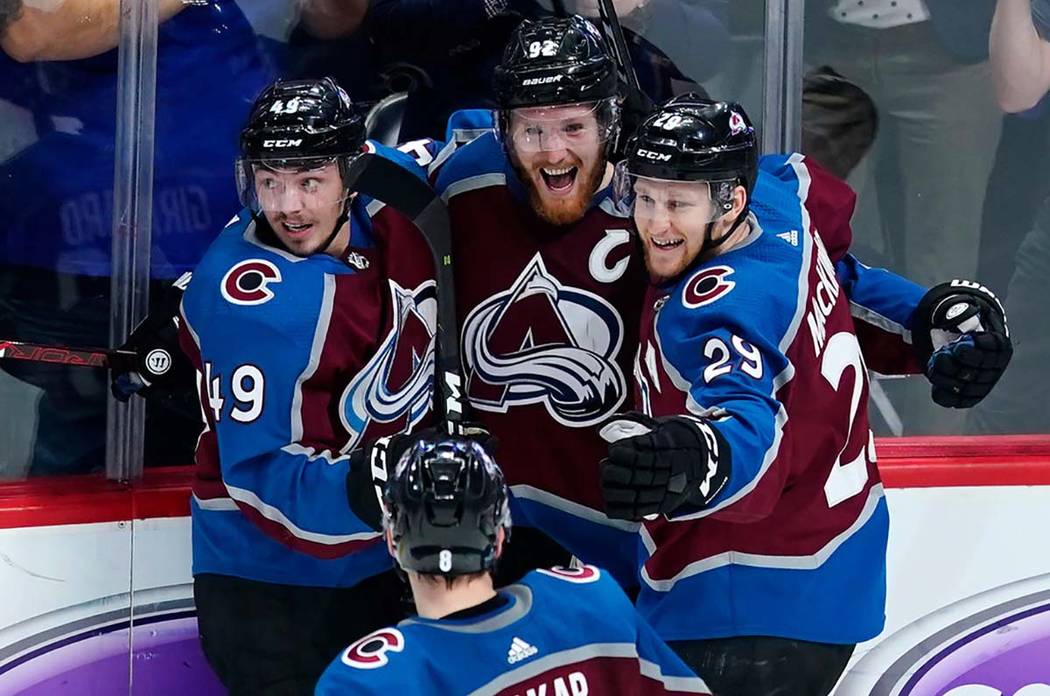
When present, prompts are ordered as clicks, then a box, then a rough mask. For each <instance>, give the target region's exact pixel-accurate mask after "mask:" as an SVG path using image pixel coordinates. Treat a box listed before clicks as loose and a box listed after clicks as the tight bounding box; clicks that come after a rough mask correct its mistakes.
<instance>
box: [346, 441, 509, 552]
mask: <svg viewBox="0 0 1050 696" xmlns="http://www.w3.org/2000/svg"><path fill="white" fill-rule="evenodd" d="M453 429H454V431H455V432H454V434H453V435H450V434H449V427H448V424H447V423H442V424H441V425H439V426H432V427H429V428H423V429H422V430H417V431H415V432H412V433H397V434H395V435H387V436H386V437H381V438H378V439H376V440H373V441H372V442H369V443H366V444H365V445H363V446H362V447H360V448H358V449H357V450H355V452H354V453H352V454H351V455H350V472H349V473H348V474H347V477H346V496H347V500H348V502H349V503H350V509H351V510H352V511H353V512H354V514H355V515H357V517H358V518H359V519H360V520H361V521H362V522H364V523H365V524H367V525H368V526H369V527H371V528H372V529H375V530H377V531H378V530H380V529H382V524H383V515H384V513H385V510H384V509H383V489H384V488H385V487H386V482H387V481H388V480H389V478H390V474H392V473H393V471H394V467H396V466H397V463H398V462H399V461H401V458H402V457H403V456H404V455H405V453H406V452H408V451H409V450H410V449H412V447H413V446H414V445H415V444H416V443H417V442H422V441H430V440H440V439H443V438H449V437H463V438H467V439H470V440H474V441H475V442H477V443H478V444H479V445H481V446H482V448H484V450H485V451H486V452H488V453H489V454H490V455H491V454H494V453H495V451H496V448H497V447H498V446H499V441H498V440H497V439H496V437H495V436H494V435H492V434H491V433H490V432H489V431H488V430H487V429H486V428H485V427H484V426H482V425H481V424H479V423H470V422H467V423H457V424H455V427H454V428H453Z"/></svg>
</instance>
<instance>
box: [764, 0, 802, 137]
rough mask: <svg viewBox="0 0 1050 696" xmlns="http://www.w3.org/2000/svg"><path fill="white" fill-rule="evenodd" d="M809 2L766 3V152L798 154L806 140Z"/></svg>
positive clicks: (774, 0)
mask: <svg viewBox="0 0 1050 696" xmlns="http://www.w3.org/2000/svg"><path fill="white" fill-rule="evenodd" d="M804 21H805V0H766V64H765V86H764V92H765V103H764V105H763V114H762V151H763V152H766V153H769V152H789V151H793V150H797V149H798V147H799V144H800V142H801V140H802V71H803V56H802V49H803V24H804Z"/></svg>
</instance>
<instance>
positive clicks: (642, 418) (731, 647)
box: [602, 95, 1010, 696]
mask: <svg viewBox="0 0 1050 696" xmlns="http://www.w3.org/2000/svg"><path fill="white" fill-rule="evenodd" d="M627 152H628V155H627V159H626V161H625V162H624V163H622V165H621V166H620V167H619V168H618V171H617V190H618V191H619V192H620V193H621V200H622V202H623V203H625V204H626V205H627V206H629V207H630V208H631V209H632V211H633V217H634V221H635V224H636V226H637V230H638V233H639V236H640V242H641V244H642V247H643V251H644V254H645V261H646V266H647V269H648V271H649V274H650V277H651V281H652V285H651V287H650V291H649V295H648V297H647V299H646V303H645V316H644V318H643V321H642V329H641V332H642V336H641V345H640V350H639V353H638V360H637V365H636V367H635V373H634V374H635V378H636V396H637V402H638V406H639V408H640V409H641V410H642V411H644V413H628V414H625V415H622V416H619V417H617V418H615V419H612V420H611V421H610V422H608V423H607V424H605V425H604V427H603V428H602V434H603V436H604V437H605V438H606V439H607V440H609V442H610V443H611V444H610V446H609V452H608V458H607V459H606V460H605V461H604V462H603V463H602V488H603V495H604V499H605V507H606V510H607V511H608V513H609V514H610V516H612V517H617V518H623V519H629V520H641V521H643V526H642V529H641V530H640V544H639V547H640V549H641V551H640V553H641V559H642V562H641V563H640V574H641V579H642V588H641V593H640V595H639V599H638V607H639V610H640V612H641V613H642V615H643V616H645V617H646V618H647V619H649V621H650V622H651V623H652V625H653V626H654V628H655V629H656V631H657V632H658V633H659V634H660V636H661V637H662V638H664V639H665V640H667V641H669V642H670V645H671V647H672V648H673V649H675V651H676V652H678V654H679V655H681V656H682V657H683V659H684V660H685V661H686V663H687V664H689V665H690V666H691V667H693V669H695V670H697V672H698V673H701V674H703V675H704V678H705V679H706V680H707V681H708V684H709V685H710V686H711V688H712V690H713V691H714V693H716V694H734V695H743V696H748V695H750V694H756V695H757V694H763V695H768V694H780V693H783V694H827V693H828V692H829V691H830V689H831V688H832V687H833V685H834V684H835V681H836V680H837V678H838V676H839V675H840V673H841V672H842V670H843V669H844V668H845V666H846V663H847V660H848V659H849V657H850V655H851V653H852V651H853V647H854V644H856V643H858V642H860V641H863V640H866V639H869V638H873V637H875V636H876V635H877V634H878V633H879V632H880V631H881V630H882V627H883V622H884V606H885V583H886V570H885V562H886V538H887V527H888V518H887V510H886V502H885V499H884V495H883V490H882V485H881V484H880V483H879V473H878V468H877V466H876V463H875V450H874V442H873V438H872V435H871V431H870V430H869V427H868V411H867V404H868V377H867V369H866V365H865V360H864V358H863V357H862V355H861V351H860V345H859V342H858V334H861V335H863V336H864V343H865V346H866V348H868V352H867V353H866V355H869V356H872V362H873V363H874V362H875V361H877V364H873V365H872V366H873V368H874V369H876V370H877V371H880V372H906V371H908V369H909V368H910V367H913V368H914V369H915V371H918V369H919V368H920V367H921V368H922V370H923V371H924V372H925V373H926V374H927V376H928V377H929V378H930V380H931V382H933V385H934V386H933V394H934V398H935V399H936V400H937V401H938V402H939V403H942V404H944V405H952V406H969V405H972V404H973V403H975V402H976V401H977V400H979V399H980V398H981V397H982V396H983V395H984V394H986V393H987V392H988V390H990V389H991V387H992V385H993V384H994V383H995V381H996V380H997V379H998V377H999V375H1000V374H1001V372H1002V370H1003V369H1004V368H1005V366H1006V363H1007V361H1008V360H1009V355H1010V342H1009V338H1008V335H1007V332H1006V325H1005V317H1004V315H1003V311H1002V307H1001V306H1000V305H999V303H998V301H997V300H996V299H995V297H994V296H993V295H991V293H989V292H988V291H987V290H986V289H984V288H983V287H981V286H980V285H978V284H976V283H967V282H960V281H953V282H951V283H946V284H944V285H941V286H938V287H935V288H933V289H932V290H930V291H928V292H925V291H924V290H923V289H922V288H920V287H919V286H917V285H914V284H913V283H910V282H909V281H906V280H904V279H901V278H899V277H896V276H893V275H892V274H889V273H887V272H886V271H882V270H879V269H872V268H868V267H866V266H864V265H862V264H860V263H858V262H857V261H856V260H855V259H853V258H852V257H851V256H849V255H848V254H846V253H845V250H846V248H847V247H848V244H849V218H850V215H851V213H852V209H853V194H852V192H851V191H850V190H849V189H848V187H847V186H846V185H845V184H844V183H842V182H841V181H839V180H837V179H835V178H833V177H831V176H830V175H828V174H826V173H825V172H823V171H822V170H820V169H819V168H817V167H815V166H814V165H812V164H810V163H809V162H808V161H806V160H805V158H803V157H802V156H800V155H791V156H770V157H765V158H763V159H762V161H761V164H758V163H757V161H756V160H757V154H756V153H757V143H756V142H755V134H754V130H753V128H752V127H751V124H750V122H749V120H748V118H747V115H746V114H745V113H744V111H743V110H742V109H741V108H740V107H739V106H738V105H736V104H729V103H720V102H709V101H705V100H702V99H700V98H698V97H696V96H695V95H685V96H683V97H679V98H677V99H675V100H672V101H670V102H668V103H667V104H665V105H664V106H663V107H662V108H661V109H659V110H658V111H657V112H656V113H654V114H653V115H651V116H650V117H649V118H648V119H647V120H646V121H645V122H644V123H643V124H642V126H641V127H640V129H639V131H638V134H637V135H636V136H635V137H634V138H633V139H632V140H631V141H630V143H629V145H628V149H627ZM851 310H852V316H851ZM855 327H856V328H855ZM909 343H913V344H914V346H913V345H910V344H909Z"/></svg>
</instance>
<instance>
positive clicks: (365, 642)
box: [341, 628, 405, 669]
mask: <svg viewBox="0 0 1050 696" xmlns="http://www.w3.org/2000/svg"><path fill="white" fill-rule="evenodd" d="M404 649H405V636H404V635H402V634H401V631H399V630H397V629H396V628H384V629H381V630H379V631H376V632H375V633H369V634H368V635H367V636H365V637H364V638H361V639H360V640H358V641H357V642H355V643H353V644H351V645H350V647H349V648H347V649H346V650H344V651H343V655H342V658H341V659H342V662H343V664H344V665H346V666H347V667H353V668H354V669H377V668H379V667H383V666H385V665H386V663H387V662H388V658H387V656H386V654H387V653H388V652H401V651H402V650H404Z"/></svg>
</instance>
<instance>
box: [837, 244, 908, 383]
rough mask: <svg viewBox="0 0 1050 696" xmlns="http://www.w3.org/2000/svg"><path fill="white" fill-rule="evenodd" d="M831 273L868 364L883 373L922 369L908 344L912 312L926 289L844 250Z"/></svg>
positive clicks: (905, 372) (903, 373)
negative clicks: (846, 303) (835, 279)
mask: <svg viewBox="0 0 1050 696" xmlns="http://www.w3.org/2000/svg"><path fill="white" fill-rule="evenodd" d="M835 273H836V275H837V276H838V280H839V284H840V285H841V286H842V289H843V291H844V292H845V293H846V297H847V298H849V304H850V313H851V314H852V316H853V325H854V327H855V330H856V333H857V339H858V341H859V342H860V346H861V351H862V352H863V354H864V360H865V362H866V363H867V365H868V367H869V368H870V369H871V370H873V371H874V372H877V373H879V374H883V375H909V374H918V373H919V372H921V371H922V367H921V366H920V365H919V361H918V359H917V358H916V356H915V349H914V348H913V347H912V340H911V326H912V315H913V314H914V313H915V308H916V307H918V305H919V301H920V300H921V299H922V297H923V295H924V294H925V293H926V289H925V288H923V287H922V286H921V285H918V284H916V283H913V282H912V281H910V280H908V279H907V278H902V277H901V276H899V275H897V274H895V273H892V272H890V271H887V270H886V269H884V268H871V267H869V266H866V265H864V264H863V263H861V262H860V261H858V260H857V259H856V258H855V257H854V256H853V255H852V254H846V255H845V256H844V257H843V258H842V259H841V260H839V261H838V262H837V263H836V264H835Z"/></svg>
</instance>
